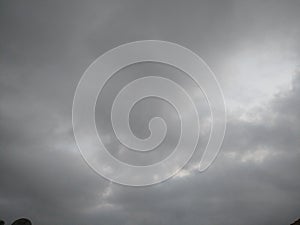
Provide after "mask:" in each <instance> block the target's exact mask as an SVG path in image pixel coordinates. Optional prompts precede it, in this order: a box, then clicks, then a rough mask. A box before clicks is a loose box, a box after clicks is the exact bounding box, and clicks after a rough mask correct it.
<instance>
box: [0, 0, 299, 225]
mask: <svg viewBox="0 0 300 225" xmlns="http://www.w3.org/2000/svg"><path fill="white" fill-rule="evenodd" d="M0 4H1V7H0V18H1V19H0V21H1V22H0V29H1V36H0V49H1V51H0V52H1V53H0V66H1V67H0V177H1V184H0V217H1V219H2V218H3V219H4V220H6V221H7V222H9V221H13V220H14V219H16V218H17V217H23V216H25V217H30V218H31V219H32V220H33V221H34V224H40V225H50V224H63V225H64V224H65V225H69V224H70V225H71V224H75V223H76V224H131V225H132V224H201V225H209V224H225V225H226V224H228V225H238V224H244V225H253V224H274V225H282V224H289V223H291V222H292V221H293V220H295V219H296V218H297V217H299V216H300V215H299V212H300V203H299V202H300V193H299V189H300V183H299V172H298V171H299V169H300V168H299V160H300V157H299V146H300V145H299V144H300V143H299V140H300V139H299V127H300V121H299V112H300V109H299V104H298V102H299V98H300V80H299V74H298V73H297V72H295V76H294V79H293V82H292V83H293V84H292V89H291V90H286V91H282V92H280V93H279V94H278V95H275V96H274V97H273V99H272V100H271V101H270V102H268V103H267V105H266V106H265V107H257V108H254V109H253V112H252V113H254V114H257V115H259V116H260V117H261V120H258V121H250V120H249V121H247V120H246V121H245V120H241V119H240V118H239V117H238V116H237V115H236V114H234V113H233V114H230V115H229V123H228V129H227V136H226V139H225V142H224V145H223V148H222V152H221V154H220V155H219V156H218V158H217V160H216V162H215V163H214V164H213V165H212V167H211V168H210V169H209V170H208V171H206V172H205V173H203V174H198V173H196V172H195V171H190V168H193V165H194V163H195V162H194V161H192V162H191V163H190V165H189V167H187V168H186V170H187V175H183V176H181V177H180V176H177V177H174V178H173V179H171V180H168V181H166V182H163V183H161V184H159V185H155V186H150V187H147V188H129V187H124V186H119V185H116V184H111V183H110V182H109V181H107V180H105V179H103V178H101V177H99V176H98V175H96V174H95V173H93V172H92V171H91V170H90V168H89V167H88V166H87V165H86V164H85V162H84V160H83V159H82V157H81V156H80V154H79V152H78V149H77V147H76V144H75V141H74V138H73V133H72V125H71V106H72V98H73V94H74V91H75V87H76V84H77V82H78V81H79V79H80V76H81V75H82V73H83V72H84V70H85V69H86V67H87V66H88V65H89V64H90V63H91V62H92V61H93V60H94V59H95V58H96V57H98V56H99V55H100V54H102V53H104V52H105V51H106V50H109V49H111V48H112V47H116V46H118V45H119V44H122V43H126V42H129V41H135V40H140V39H163V40H169V41H174V42H178V43H179V44H183V45H185V46H187V47H189V48H191V49H193V50H194V51H195V52H197V53H199V54H200V55H201V56H202V57H203V58H204V59H205V60H206V61H207V62H208V63H209V65H211V67H212V69H213V70H214V71H215V72H216V75H217V76H218V78H219V80H220V82H221V85H222V86H223V87H224V89H225V90H224V91H225V97H227V98H228V97H232V95H229V94H228V93H230V91H231V90H228V89H226V88H228V86H227V84H228V83H230V82H234V80H235V79H236V78H235V76H237V77H238V74H230V72H231V71H230V72H228V68H227V66H226V65H224V61H225V62H226V60H225V59H227V57H228V56H231V53H232V52H233V51H234V52H236V51H238V50H239V49H240V48H242V46H255V45H256V44H257V43H267V42H269V41H273V42H275V43H278V44H281V45H282V46H283V48H285V46H286V45H289V44H290V43H292V45H293V50H294V51H295V53H296V54H297V55H298V56H299V46H297V44H295V46H294V43H299V28H298V27H299V26H298V23H299V22H298V21H299V13H298V11H299V2H297V1H281V2H280V1H251V2H246V1H221V0H219V1H187V2H182V1H165V2H161V1H100V2H98V1H87V3H82V2H81V1H72V2H71V1H67V2H60V1H46V2H39V1H26V2H18V1H10V2H4V1H1V3H0ZM248 79H251V77H250V78H248ZM245 82H247V81H245ZM229 87H232V86H229ZM237 89H238V87H237ZM158 109H159V107H158ZM229 109H230V105H229ZM138 111H139V110H138V109H137V112H136V113H138ZM229 113H231V111H230V110H229ZM136 125H137V126H139V125H140V124H136ZM142 127H143V126H142ZM136 130H137V131H139V129H138V128H136ZM143 132H144V133H141V135H142V134H143V135H144V134H146V133H147V131H143ZM261 149H262V152H260V150H261ZM256 152H257V153H256ZM154 158H155V157H154ZM155 159H156V158H155ZM99 221H100V222H99Z"/></svg>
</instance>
